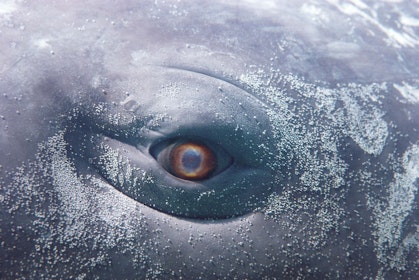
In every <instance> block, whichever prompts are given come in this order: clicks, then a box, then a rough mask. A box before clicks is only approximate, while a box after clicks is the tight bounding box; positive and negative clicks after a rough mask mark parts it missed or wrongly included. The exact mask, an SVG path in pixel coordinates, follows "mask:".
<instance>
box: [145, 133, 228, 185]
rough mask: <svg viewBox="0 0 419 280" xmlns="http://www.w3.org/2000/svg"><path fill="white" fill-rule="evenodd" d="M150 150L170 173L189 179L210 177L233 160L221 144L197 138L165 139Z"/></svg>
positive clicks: (200, 179)
mask: <svg viewBox="0 0 419 280" xmlns="http://www.w3.org/2000/svg"><path fill="white" fill-rule="evenodd" d="M150 152H151V154H152V155H153V157H154V158H155V159H156V160H157V162H158V163H159V164H160V165H161V166H162V167H163V168H164V169H165V170H166V171H168V172H169V173H170V174H172V175H173V176H175V177H178V178H180V179H184V180H189V181H202V180H206V179H210V178H211V177H213V176H215V175H217V174H218V173H220V172H222V171H224V170H225V169H226V168H228V167H229V166H230V165H231V164H232V161H233V159H232V157H231V156H230V155H229V154H228V153H227V152H225V151H224V150H223V149H222V148H221V147H220V146H219V145H215V144H209V143H205V142H202V141H197V140H180V139H173V140H169V141H165V142H162V143H159V144H158V145H156V146H155V147H152V149H151V151H150Z"/></svg>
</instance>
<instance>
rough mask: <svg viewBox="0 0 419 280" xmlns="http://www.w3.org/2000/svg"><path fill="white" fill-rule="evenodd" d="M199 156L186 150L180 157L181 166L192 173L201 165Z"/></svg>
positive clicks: (197, 153) (195, 152) (193, 151)
mask: <svg viewBox="0 0 419 280" xmlns="http://www.w3.org/2000/svg"><path fill="white" fill-rule="evenodd" d="M201 161H202V159H201V155H200V153H199V152H197V151H195V150H187V151H186V152H185V153H184V154H183V156H182V164H183V166H184V168H185V169H187V170H189V171H194V170H196V169H197V168H199V166H200V165H201Z"/></svg>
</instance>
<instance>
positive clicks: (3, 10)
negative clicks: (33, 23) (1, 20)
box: [0, 0, 18, 15]
mask: <svg viewBox="0 0 419 280" xmlns="http://www.w3.org/2000/svg"><path fill="white" fill-rule="evenodd" d="M17 8H18V7H17V5H16V3H15V1H7V0H6V1H3V2H0V15H2V14H10V13H13V12H14V11H16V10H17Z"/></svg>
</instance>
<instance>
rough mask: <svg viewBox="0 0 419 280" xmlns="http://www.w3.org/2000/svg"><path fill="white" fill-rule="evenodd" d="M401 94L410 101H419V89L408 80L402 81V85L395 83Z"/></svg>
mask: <svg viewBox="0 0 419 280" xmlns="http://www.w3.org/2000/svg"><path fill="white" fill-rule="evenodd" d="M393 86H394V87H395V88H396V89H397V90H398V91H399V92H400V94H401V95H402V96H403V97H404V98H405V99H406V100H407V102H409V103H419V89H418V88H417V87H415V86H412V85H409V84H408V83H406V82H402V84H401V85H398V84H394V85H393Z"/></svg>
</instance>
